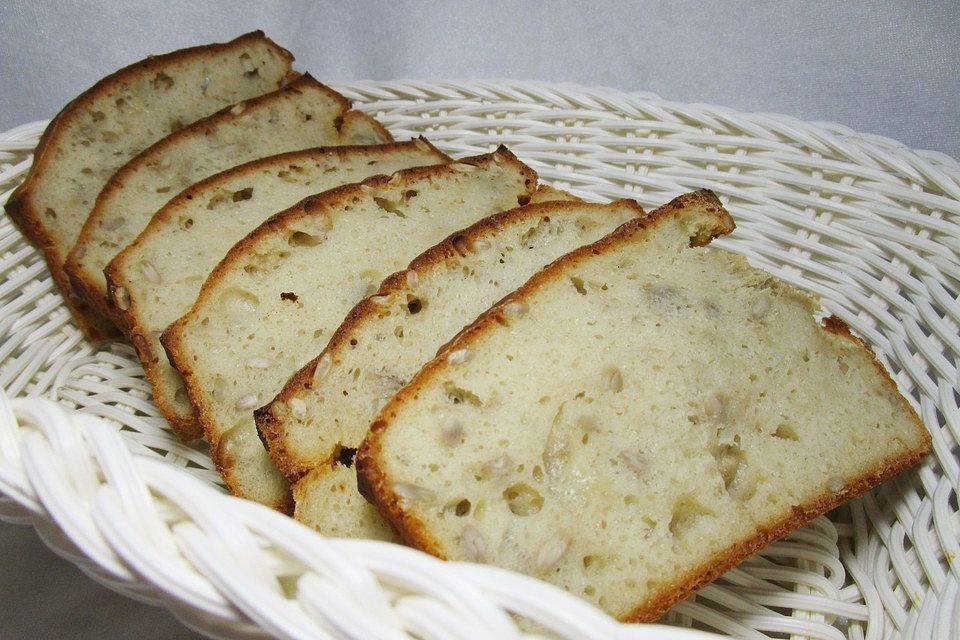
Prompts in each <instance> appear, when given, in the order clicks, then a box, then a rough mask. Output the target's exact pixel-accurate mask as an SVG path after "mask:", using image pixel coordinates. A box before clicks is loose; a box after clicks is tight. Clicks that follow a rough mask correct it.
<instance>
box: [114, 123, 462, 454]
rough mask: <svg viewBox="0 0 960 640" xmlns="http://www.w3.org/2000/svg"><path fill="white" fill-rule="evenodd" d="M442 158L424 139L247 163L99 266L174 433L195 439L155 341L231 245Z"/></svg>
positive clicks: (183, 396)
mask: <svg viewBox="0 0 960 640" xmlns="http://www.w3.org/2000/svg"><path fill="white" fill-rule="evenodd" d="M448 161H449V158H447V156H445V155H444V154H443V153H441V152H440V151H437V149H436V148H434V147H433V146H431V145H430V143H428V142H427V141H426V140H423V139H420V140H413V141H410V142H403V143H396V144H386V145H365V146H344V147H329V148H323V149H309V150H305V151H294V152H290V153H284V154H280V155H277V156H270V157H268V158H263V159H260V160H254V161H253V162H249V163H246V164H244V165H241V166H239V167H235V168H233V169H228V170H227V171H225V172H223V173H219V174H216V175H214V176H211V177H209V178H207V179H205V180H201V181H200V182H198V183H197V184H195V185H193V186H192V187H189V188H188V189H186V190H185V191H183V192H182V193H180V194H179V195H177V196H176V197H175V198H173V199H172V200H171V201H170V202H168V203H167V204H165V205H164V206H163V207H162V208H161V209H160V210H159V211H158V212H157V213H156V214H155V215H154V216H153V219H152V220H150V222H149V224H147V227H146V228H145V229H144V230H143V232H142V233H141V234H140V235H139V236H138V237H137V239H136V240H135V241H134V242H133V243H132V244H131V245H130V246H128V247H127V248H126V249H124V250H123V251H121V252H120V253H119V254H118V255H117V256H116V257H115V258H114V259H113V260H112V261H111V262H110V264H109V265H108V266H107V268H106V270H105V274H106V277H107V282H108V286H109V290H110V301H111V303H112V307H113V309H114V317H115V318H117V319H118V321H119V322H118V324H119V325H120V327H121V329H122V330H123V331H124V333H125V334H126V335H127V337H128V338H129V339H130V341H131V342H132V343H133V344H134V346H135V347H136V349H137V354H138V355H139V356H140V360H141V362H142V363H143V367H144V370H145V371H146V373H147V379H148V380H149V381H150V385H151V387H152V388H153V398H154V401H155V402H156V404H157V406H158V407H159V408H160V410H161V411H162V412H163V415H164V416H165V417H166V418H167V421H168V422H170V424H171V426H172V427H173V430H174V431H175V432H176V433H177V435H179V436H180V437H181V438H183V439H185V440H190V439H194V438H199V437H201V436H202V435H203V431H202V430H201V429H200V424H199V422H197V419H196V416H195V415H194V413H193V407H192V406H191V404H190V401H189V399H188V398H187V392H186V389H185V388H184V386H183V379H182V378H181V377H180V374H178V373H177V372H176V370H175V369H174V368H173V367H172V366H170V362H169V361H168V360H167V356H166V354H165V353H164V351H163V347H162V346H161V345H160V339H159V337H160V333H161V332H162V331H163V330H164V329H166V328H167V326H168V325H169V324H170V323H171V322H173V321H174V320H176V319H177V318H179V317H180V316H182V315H183V314H185V313H186V312H188V311H189V310H190V307H191V305H193V303H194V301H196V299H197V295H198V294H199V292H200V286H201V285H202V284H203V282H204V280H206V279H207V276H209V275H210V272H211V271H212V270H213V268H214V267H215V266H216V265H217V263H218V262H220V260H222V259H223V257H224V256H225V255H226V254H227V251H229V249H230V247H232V246H233V245H234V244H235V243H236V242H238V241H239V240H241V239H242V238H243V237H244V236H245V235H247V233H249V232H250V231H252V230H253V229H254V228H255V227H256V226H257V225H259V224H260V223H261V222H263V221H264V220H265V219H266V218H268V217H269V216H270V215H271V214H273V213H275V212H277V211H281V210H283V209H286V208H288V207H291V206H293V205H294V204H296V203H297V202H299V201H300V200H302V199H304V198H306V197H307V196H309V195H312V194H316V193H320V192H322V191H326V190H328V189H332V188H333V187H336V186H340V185H343V184H349V183H352V182H359V181H361V180H364V179H366V178H369V177H370V176H373V175H377V174H391V173H393V172H395V171H397V170H399V169H405V168H409V167H416V166H421V165H430V164H441V163H445V162H448Z"/></svg>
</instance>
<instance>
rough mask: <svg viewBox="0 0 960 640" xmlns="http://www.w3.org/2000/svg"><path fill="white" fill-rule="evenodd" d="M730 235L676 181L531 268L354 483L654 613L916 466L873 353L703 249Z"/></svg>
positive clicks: (915, 447)
mask: <svg viewBox="0 0 960 640" xmlns="http://www.w3.org/2000/svg"><path fill="white" fill-rule="evenodd" d="M732 229H733V221H732V219H731V218H730V216H729V214H727V212H726V211H725V210H724V209H723V208H722V207H721V206H720V203H719V201H717V200H716V198H715V197H714V196H713V195H712V194H710V193H708V192H701V193H696V194H691V195H689V196H687V197H684V198H680V199H678V200H676V201H674V202H672V203H670V204H669V205H667V206H665V207H663V208H661V209H658V210H657V211H655V212H653V213H652V214H651V215H650V216H649V217H648V218H645V219H638V220H635V221H633V222H630V223H627V224H625V225H624V226H623V227H621V228H620V229H618V230H617V231H616V232H614V233H612V234H611V235H609V236H607V237H606V238H604V239H602V240H600V241H598V242H596V243H594V244H592V245H588V246H586V247H583V248H581V249H578V250H576V251H574V252H572V253H570V254H568V255H566V256H565V257H563V258H561V259H560V260H558V261H556V262H554V263H553V264H552V265H550V266H549V267H548V268H547V269H544V270H543V271H541V272H540V273H538V274H537V275H535V276H534V277H533V278H531V279H530V280H529V281H528V282H527V283H526V284H524V285H523V286H522V287H520V288H519V289H518V290H517V291H516V292H514V293H512V294H510V295H509V296H508V297H506V298H505V299H504V300H502V301H501V302H500V303H498V304H497V305H495V306H494V307H493V308H492V309H490V310H488V311H487V312H485V313H484V314H483V315H481V316H480V317H479V319H477V320H476V321H475V322H474V323H473V324H472V325H471V326H470V327H468V328H467V329H465V330H464V331H463V332H462V333H460V335H459V336H458V337H457V338H456V339H455V340H453V341H452V342H451V343H450V344H448V345H447V346H446V347H444V349H443V350H442V351H441V352H440V353H439V354H438V356H437V357H436V358H435V359H434V360H433V361H431V362H430V363H429V364H427V365H426V366H425V367H424V368H423V369H422V370H421V371H420V372H419V373H418V374H417V375H416V377H415V378H414V379H413V381H412V382H411V383H410V384H409V385H407V386H405V387H404V388H403V389H401V390H400V391H399V392H398V393H397V394H396V395H395V396H394V397H393V398H392V400H391V401H390V402H389V403H388V404H387V406H386V407H385V408H384V409H383V411H382V412H381V413H380V415H379V416H378V418H377V419H376V420H375V421H374V422H373V424H372V427H371V431H370V433H369V435H368V436H367V439H366V440H365V441H364V443H363V445H362V447H361V448H360V451H359V452H358V454H357V467H358V473H359V480H360V487H361V490H363V491H364V492H365V494H366V495H367V497H368V498H370V499H372V500H373V501H374V502H375V504H376V506H377V508H378V509H379V511H380V513H381V514H382V515H383V516H384V517H385V518H386V519H387V520H388V521H389V522H390V524H391V525H392V526H393V527H394V528H395V529H396V530H397V531H398V532H399V535H400V536H401V537H402V539H403V540H404V541H405V542H407V543H410V544H412V545H414V546H417V547H419V548H421V549H425V550H427V551H429V552H431V553H433V554H435V555H438V556H440V557H442V558H449V559H457V560H470V561H477V562H489V563H494V564H497V565H500V566H503V567H508V568H511V569H515V570H518V571H521V572H524V573H528V574H530V575H534V576H538V577H540V578H543V579H544V580H547V581H550V582H553V583H555V584H558V585H560V586H562V587H563V588H565V589H567V590H569V591H571V592H573V593H576V594H579V595H582V596H583V597H584V598H586V599H588V600H591V601H592V602H594V603H596V604H597V605H599V606H600V607H601V608H603V609H605V610H607V611H608V612H610V613H611V614H613V615H615V616H617V617H619V618H621V619H626V620H654V619H656V618H657V617H659V615H661V614H662V613H663V612H664V611H665V610H666V608H668V607H669V606H671V605H672V604H674V603H675V602H677V601H678V600H679V599H681V598H683V597H684V596H686V595H687V594H688V593H690V592H691V591H692V590H694V589H696V588H698V587H699V586H701V585H703V584H704V583H706V582H707V581H709V580H711V579H713V578H715V577H716V576H718V575H720V573H722V572H723V571H725V570H726V569H727V568H729V567H731V566H732V565H733V564H735V563H736V562H738V561H740V560H741V559H743V558H745V557H746V556H747V555H749V554H751V553H753V552H755V551H757V550H758V549H760V548H761V547H763V546H764V545H766V544H767V543H769V542H770V541H772V540H774V539H776V538H778V537H780V536H782V535H784V534H785V533H787V532H788V531H789V530H791V529H793V528H794V527H797V526H799V525H800V524H802V523H804V522H806V521H807V520H809V519H811V518H813V517H815V516H817V515H820V514H822V513H825V512H826V511H828V510H829V509H831V508H833V507H834V506H836V505H838V504H839V503H840V502H842V501H843V500H846V499H848V498H850V497H852V496H855V495H858V494H860V493H862V492H863V491H865V490H867V489H869V488H871V487H873V486H875V485H876V484H878V483H879V482H881V481H883V480H884V479H886V478H888V477H890V476H892V475H893V474H895V473H898V472H900V471H902V470H904V469H906V468H908V467H910V466H912V465H913V464H916V463H917V462H918V461H919V460H920V458H921V457H922V456H923V455H924V454H925V453H926V452H927V451H928V450H929V447H930V438H929V435H928V434H927V432H926V430H925V429H924V428H923V425H922V424H921V423H920V421H919V419H918V418H917V415H916V413H914V411H913V410H912V409H911V407H910V405H909V404H908V403H907V402H906V400H904V398H903V397H902V396H901V395H900V394H899V393H898V392H897V389H896V386H895V385H894V383H893V382H892V381H891V379H890V378H889V376H888V375H887V373H886V371H884V369H883V368H882V367H881V366H880V365H879V364H878V362H877V361H876V359H875V358H874V357H873V354H871V353H870V351H869V350H868V349H867V348H866V347H865V346H864V344H863V343H862V342H861V341H860V340H858V339H856V338H854V337H852V336H851V335H850V333H849V331H848V330H847V328H846V327H845V325H844V324H843V323H842V322H841V321H840V320H838V319H836V318H833V317H831V318H827V319H826V320H824V322H823V323H822V324H818V323H817V322H816V321H815V319H814V313H816V312H817V310H818V304H817V301H816V300H815V299H814V298H812V297H811V296H809V295H808V294H806V293H803V292H801V291H799V290H797V289H795V288H794V287H791V286H789V285H786V284H784V283H782V282H779V281H777V280H775V279H774V278H773V277H771V276H770V275H768V274H766V273H764V272H762V271H759V270H757V269H754V268H751V267H750V266H748V265H747V263H746V261H745V260H744V259H742V258H741V257H739V256H736V255H733V254H730V253H727V252H723V251H719V250H712V249H710V248H708V247H706V246H705V245H706V244H707V243H708V242H709V241H710V239H711V238H713V237H715V236H718V235H723V234H726V233H729V232H730V231H732ZM574 515H575V517H572V516H574Z"/></svg>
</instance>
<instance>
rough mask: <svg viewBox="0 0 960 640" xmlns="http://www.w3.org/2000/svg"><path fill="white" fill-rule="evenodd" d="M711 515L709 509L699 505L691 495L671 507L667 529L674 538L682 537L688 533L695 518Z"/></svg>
mask: <svg viewBox="0 0 960 640" xmlns="http://www.w3.org/2000/svg"><path fill="white" fill-rule="evenodd" d="M709 515H713V512H711V511H710V510H709V509H707V508H706V507H705V506H703V505H702V504H700V502H699V501H698V500H697V499H696V498H695V497H694V496H692V495H685V496H683V497H682V498H680V499H679V500H677V502H676V503H674V505H673V510H672V513H671V517H670V524H669V529H670V533H671V534H672V535H674V536H682V535H684V534H685V533H686V532H687V531H689V530H690V529H691V528H692V527H693V526H694V524H695V523H696V521H697V518H701V517H703V516H709Z"/></svg>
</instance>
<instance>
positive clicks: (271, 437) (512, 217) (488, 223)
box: [254, 185, 644, 483]
mask: <svg viewBox="0 0 960 640" xmlns="http://www.w3.org/2000/svg"><path fill="white" fill-rule="evenodd" d="M542 189H543V186H542V185H541V187H540V188H539V189H538V192H540V190H542ZM549 189H550V191H552V192H553V193H554V195H559V194H562V193H563V192H559V191H557V190H556V189H552V188H549ZM571 198H573V200H572V201H569V202H567V201H562V200H551V201H549V202H543V203H537V204H530V205H525V206H520V207H516V208H514V209H510V210H508V211H501V212H500V213H495V214H493V215H491V216H488V217H486V218H483V219H482V220H479V221H477V222H475V223H474V224H472V225H470V226H469V227H467V228H465V229H462V230H460V231H457V232H454V233H452V234H451V235H449V236H448V237H447V238H445V239H444V240H442V241H441V242H439V243H437V244H435V245H434V246H432V247H431V248H429V249H427V250H426V251H424V252H423V253H421V254H420V255H419V256H417V257H416V258H414V259H413V261H412V262H411V263H410V264H409V265H408V266H407V267H406V268H405V269H403V270H402V271H398V272H396V273H394V274H391V275H389V276H387V277H386V278H385V279H384V280H383V282H382V283H381V284H380V287H379V289H378V290H377V291H376V292H375V293H373V294H372V295H371V296H370V297H367V298H364V299H363V300H361V301H360V302H358V303H357V304H356V306H354V307H353V309H351V310H350V312H349V313H348V314H347V316H346V318H345V319H344V321H343V323H342V324H341V325H340V326H339V327H337V330H336V331H335V332H334V334H333V336H332V337H331V338H330V342H329V343H327V346H326V347H325V348H324V349H323V351H321V352H320V353H319V354H318V355H317V356H316V357H315V358H313V359H312V360H311V361H310V362H308V363H307V364H306V365H304V366H303V367H302V368H301V369H300V370H299V371H297V373H295V374H294V375H293V377H291V378H290V380H289V381H288V382H287V384H286V385H284V387H283V389H281V390H280V393H278V394H277V396H276V397H275V398H274V399H273V400H271V401H270V402H269V403H267V404H266V405H264V406H263V407H260V408H259V409H257V410H256V411H255V412H254V418H255V420H256V423H257V430H258V431H259V432H260V437H261V439H262V440H263V441H264V443H265V444H266V445H267V450H268V451H269V452H270V458H271V459H272V460H273V461H274V464H276V465H277V467H278V468H279V469H280V472H281V473H283V474H284V476H286V478H287V480H289V481H290V482H291V483H293V482H296V481H297V480H299V479H300V478H301V477H302V476H303V475H304V474H306V473H307V472H308V471H310V470H311V469H312V468H313V466H314V465H305V464H304V463H303V462H301V461H300V460H299V459H298V457H297V456H294V455H293V454H292V452H291V451H290V450H289V448H288V447H287V440H286V430H285V428H284V425H283V422H282V420H281V419H280V418H279V417H278V416H276V415H274V413H273V408H272V407H273V403H275V402H286V401H287V400H290V399H291V398H292V397H293V396H294V395H296V394H297V393H298V392H299V391H300V390H302V389H309V388H310V387H311V385H312V380H313V374H314V372H315V371H316V368H317V364H318V363H319V362H320V359H321V358H322V357H323V356H324V355H325V354H328V353H330V354H332V353H335V352H338V351H339V350H340V349H342V348H344V347H346V346H347V344H348V343H349V341H350V338H351V336H352V334H353V332H354V331H356V330H357V328H358V327H359V326H361V325H363V324H365V323H366V322H368V321H369V320H370V319H372V318H375V317H376V315H377V312H378V307H377V304H376V303H375V302H373V300H372V299H371V298H373V297H379V296H386V295H390V294H391V293H394V292H396V291H401V290H403V289H404V288H405V287H406V282H407V279H406V273H407V271H409V270H411V269H412V270H414V271H425V270H427V269H430V268H432V267H434V266H435V265H437V264H440V263H442V262H444V261H446V260H448V259H450V258H453V257H454V256H456V255H459V254H461V252H462V249H461V248H462V247H463V246H464V245H466V246H469V245H470V244H471V243H472V242H474V241H476V240H477V239H478V238H479V237H481V236H483V235H487V234H492V233H496V232H497V231H499V230H500V229H503V228H504V227H506V226H507V225H509V224H512V223H513V222H516V221H517V220H521V219H527V218H531V219H533V218H538V217H539V216H541V215H543V213H544V212H550V213H553V212H556V211H557V210H558V209H561V210H562V209H581V208H582V207H584V206H590V205H584V204H583V203H582V202H581V201H579V199H577V198H574V197H573V196H571ZM616 204H619V205H622V206H627V207H632V208H634V209H635V210H636V214H637V216H638V217H639V216H643V215H644V211H643V208H642V207H641V206H640V205H639V204H637V203H636V202H635V201H633V200H617V201H615V202H612V203H610V204H607V205H596V206H598V207H609V206H610V205H616ZM455 338H456V337H454V338H453V339H455ZM451 341H452V340H451ZM440 350H441V351H442V350H443V347H441V348H440ZM319 462H321V463H322V462H323V461H319Z"/></svg>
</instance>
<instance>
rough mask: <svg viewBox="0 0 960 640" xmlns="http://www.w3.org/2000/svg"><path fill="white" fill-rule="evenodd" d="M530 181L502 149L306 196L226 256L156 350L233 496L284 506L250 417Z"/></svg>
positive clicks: (529, 189)
mask: <svg viewBox="0 0 960 640" xmlns="http://www.w3.org/2000/svg"><path fill="white" fill-rule="evenodd" d="M536 182H537V176H536V174H535V173H534V172H533V171H532V170H531V169H529V168H528V167H527V166H526V165H524V164H523V163H521V162H520V161H519V160H517V159H516V158H515V157H514V156H513V155H512V154H511V153H510V152H509V151H507V150H506V149H501V150H499V151H498V152H496V153H491V154H487V155H483V156H478V157H475V158H470V159H467V160H463V161H460V162H457V163H453V164H449V165H443V166H433V167H422V168H417V169H408V170H405V171H400V172H397V173H395V174H394V175H393V176H392V177H389V178H388V177H385V176H380V177H376V178H370V179H369V180H367V181H365V182H363V183H361V184H359V185H349V186H345V187H340V188H337V189H333V190H331V191H328V192H326V193H324V194H322V195H320V196H318V197H315V198H308V199H307V200H305V201H303V202H301V203H300V204H298V205H297V206H295V207H293V208H291V209H288V210H287V211H285V212H282V213H280V214H277V215H275V216H274V217H272V218H270V219H269V220H268V221H267V222H265V223H264V224H263V225H261V226H260V227H258V228H257V229H256V230H255V231H253V232H252V233H251V234H250V235H248V236H247V237H246V238H244V239H243V240H241V241H240V242H239V243H238V244H237V245H236V246H234V247H233V249H231V250H230V252H229V253H228V254H227V256H226V258H224V260H223V261H222V262H221V263H220V264H219V265H217V267H216V269H214V271H213V273H212V274H211V275H210V278H209V279H208V280H207V281H206V283H204V285H203V288H202V289H201V292H200V296H199V298H198V300H197V302H196V303H195V304H194V306H193V308H192V309H191V310H190V312H189V313H187V314H186V315H185V316H184V317H183V318H181V319H179V320H177V321H176V322H175V323H173V324H172V325H171V326H170V327H169V328H168V329H167V330H166V331H165V332H164V333H163V335H162V337H161V342H162V343H163V345H164V348H165V349H166V350H167V354H168V356H170V359H171V362H172V363H173V365H174V367H176V368H177V370H178V371H179V372H180V373H181V375H183V377H184V380H185V382H186V386H187V392H188V394H189V397H190V400H191V402H192V403H193V405H194V407H195V408H196V410H197V416H198V418H199V420H200V423H201V425H203V430H204V437H205V438H206V440H207V442H209V443H210V448H211V453H212V454H213V459H214V462H215V463H216V465H217V467H218V469H219V470H220V472H221V474H222V475H223V477H224V479H225V480H226V482H227V485H228V486H229V487H230V489H231V490H232V491H233V492H234V493H236V494H237V495H240V496H242V497H245V498H250V499H252V500H257V501H259V502H263V503H265V504H268V505H272V506H274V507H277V508H280V509H289V508H290V507H292V503H291V502H292V499H291V496H290V493H289V487H288V485H287V482H286V480H285V479H284V478H283V476H282V475H281V474H280V472H279V471H278V470H277V468H276V467H275V466H274V465H273V463H272V462H271V461H270V458H269V456H268V455H267V451H266V449H265V448H264V446H263V443H262V442H261V441H260V439H259V438H258V437H257V430H256V424H255V423H254V420H253V410H254V409H255V408H256V407H259V406H262V405H263V404H265V403H266V402H268V401H269V400H270V399H272V398H273V397H274V396H275V395H276V394H277V392H279V391H280V389H281V388H283V385H284V383H285V382H286V381H287V379H288V378H289V377H290V376H291V375H293V373H294V372H296V371H297V370H298V369H300V367H302V366H303V365H304V364H306V363H307V362H308V361H309V360H310V358H311V357H313V356H314V355H316V354H317V353H319V352H320V350H321V349H323V347H324V346H325V345H326V344H327V341H328V340H329V339H330V337H331V336H332V334H333V332H334V330H336V328H337V327H338V326H340V323H341V322H342V321H343V318H344V316H345V315H346V314H347V312H348V311H349V310H350V309H351V308H352V307H353V306H354V305H355V304H356V303H357V302H359V301H360V300H361V299H362V298H363V297H364V296H366V295H368V294H370V293H372V292H374V291H376V290H377V287H378V285H379V283H380V282H381V281H382V280H383V278H384V277H386V276H387V275H389V274H390V273H393V272H394V271H397V270H398V269H400V268H402V267H404V266H405V265H407V264H408V263H409V262H410V260H411V259H412V258H414V257H415V256H416V255H417V254H418V253H420V252H421V251H423V250H424V249H426V248H428V247H430V246H431V245H433V244H436V243H437V242H439V241H440V240H442V239H443V238H444V237H446V236H447V235H449V234H450V233H451V232H453V231H455V230H457V229H459V228H461V227H463V226H466V225H467V224H470V223H472V222H474V221H476V220H478V219H480V218H483V217H485V216H487V215H490V214H492V213H494V212H497V211H501V210H504V209H510V208H512V207H515V206H516V205H517V203H518V201H526V200H527V199H529V198H530V197H532V195H533V194H534V192H535V190H536Z"/></svg>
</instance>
